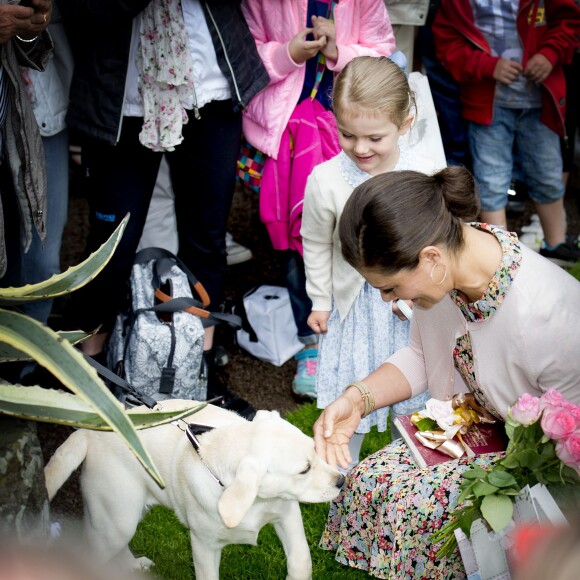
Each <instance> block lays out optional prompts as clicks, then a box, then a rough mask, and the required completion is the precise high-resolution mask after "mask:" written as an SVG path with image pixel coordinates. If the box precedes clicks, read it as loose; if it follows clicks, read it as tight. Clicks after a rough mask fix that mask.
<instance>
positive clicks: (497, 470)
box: [431, 389, 580, 558]
mask: <svg viewBox="0 0 580 580" xmlns="http://www.w3.org/2000/svg"><path fill="white" fill-rule="evenodd" d="M505 427H506V433H507V436H508V438H509V444H508V447H507V450H506V453H505V457H503V458H502V459H500V460H499V461H497V462H496V463H495V464H494V465H493V466H492V467H491V468H490V469H488V470H487V471H486V470H484V469H483V468H481V467H480V466H478V465H473V467H471V468H470V469H468V470H467V471H465V472H464V473H463V481H462V483H461V486H460V490H461V492H460V495H459V498H458V507H457V508H456V509H455V510H454V511H453V512H451V514H450V515H451V517H452V520H451V521H449V522H448V523H447V524H446V525H445V526H443V527H442V528H441V529H440V530H438V531H437V532H436V533H435V534H433V536H432V537H431V539H432V542H433V543H437V542H443V543H442V545H441V547H440V549H439V551H438V552H437V557H438V558H442V557H445V556H449V555H450V554H451V553H452V552H453V551H454V550H455V548H456V547H457V540H456V537H455V530H456V529H457V528H461V530H462V531H463V532H464V533H465V534H466V536H467V537H469V536H470V531H471V524H472V523H473V522H474V521H475V520H477V519H480V518H481V519H482V520H483V521H484V522H485V523H486V524H487V525H488V526H489V527H490V528H491V529H492V530H493V531H494V532H499V531H501V530H503V529H505V528H506V527H507V526H508V524H509V523H510V522H511V520H512V516H513V512H514V501H515V499H516V498H517V497H518V496H519V495H520V492H521V490H522V488H524V487H525V486H526V485H530V486H532V485H534V484H536V483H542V484H544V485H547V486H571V485H578V484H580V478H579V474H580V405H577V404H575V403H571V402H570V401H567V400H566V399H565V398H564V397H563V396H562V395H561V394H560V393H559V392H558V391H556V390H554V389H549V390H548V391H546V392H545V393H544V394H543V395H542V396H541V397H533V396H532V395H529V394H525V395H522V396H521V397H520V398H519V399H518V401H517V403H516V404H515V405H514V406H513V407H511V409H510V410H509V412H508V417H507V420H506V424H505ZM462 503H463V504H464V505H459V504H462Z"/></svg>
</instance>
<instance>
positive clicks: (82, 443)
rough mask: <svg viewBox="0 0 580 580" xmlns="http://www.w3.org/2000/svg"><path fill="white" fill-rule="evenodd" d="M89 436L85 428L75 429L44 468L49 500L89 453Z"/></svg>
mask: <svg viewBox="0 0 580 580" xmlns="http://www.w3.org/2000/svg"><path fill="white" fill-rule="evenodd" d="M87 445H88V443H87V437H86V433H85V432H84V430H82V429H81V430H79V431H75V432H74V433H73V434H72V435H71V436H70V437H69V438H68V439H67V440H66V441H65V442H64V443H63V444H62V445H61V446H60V447H59V448H58V449H57V450H56V451H55V453H54V455H53V456H52V457H51V458H50V461H49V462H48V463H47V464H46V467H45V468H44V477H45V479H46V489H47V491H48V500H49V501H50V500H52V498H53V497H54V496H55V495H56V492H57V491H58V490H59V489H60V488H61V487H62V485H63V483H64V482H65V481H66V480H67V479H68V478H69V477H70V476H71V474H72V472H73V471H74V470H75V469H76V468H77V467H78V466H79V465H80V464H81V463H82V462H83V461H84V459H85V457H86V455H87Z"/></svg>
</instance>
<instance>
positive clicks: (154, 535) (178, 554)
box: [131, 403, 390, 580]
mask: <svg viewBox="0 0 580 580" xmlns="http://www.w3.org/2000/svg"><path fill="white" fill-rule="evenodd" d="M319 414H320V411H319V410H318V409H317V408H316V405H315V404H314V403H307V404H304V405H301V406H300V407H299V408H298V409H297V410H295V411H292V412H291V413H288V414H287V415H286V419H288V421H290V423H292V424H294V425H296V426H297V427H298V428H299V429H301V430H302V431H303V432H304V433H306V434H307V435H312V425H313V424H314V422H315V421H316V419H317V418H318V415H319ZM389 441H390V434H389V433H388V432H387V433H378V432H377V431H376V430H373V431H372V432H371V433H369V435H367V436H366V437H365V441H364V445H363V449H362V453H361V456H362V457H365V456H366V455H369V454H370V453H373V452H374V451H376V450H377V449H380V448H381V447H384V446H385V445H386V444H387V443H388V442H389ZM301 507H302V518H303V521H304V529H305V531H306V538H307V540H308V545H309V546H310V552H311V554H312V567H313V574H312V577H313V579H314V580H334V579H337V580H338V579H340V580H342V579H347V580H348V579H351V578H352V579H359V580H360V579H362V578H366V577H367V574H366V573H364V572H361V571H359V570H354V569H352V568H347V567H345V566H342V565H340V564H338V563H337V562H336V561H335V560H334V553H333V552H327V551H325V550H321V549H320V548H319V547H318V542H319V540H320V537H321V535H322V531H323V529H324V524H325V522H326V516H327V514H328V504H303V505H302V506H301ZM131 549H132V550H133V552H134V553H135V554H136V555H139V556H147V557H148V558H150V559H151V560H153V561H154V562H155V566H154V567H153V568H152V569H151V573H152V575H153V576H156V577H157V578H161V579H163V580H190V579H192V578H195V575H194V573H193V563H192V559H191V547H190V544H189V533H188V531H187V530H186V529H185V528H184V527H183V526H182V525H181V524H180V523H179V521H178V520H177V518H176V517H175V515H174V514H173V512H171V511H170V510H167V509H165V508H162V507H159V506H157V507H155V508H153V509H152V510H151V511H150V512H149V513H148V514H147V515H146V516H145V518H143V520H142V521H141V523H140V524H139V527H138V529H137V533H136V534H135V537H134V538H133V541H132V542H131ZM285 577H286V557H285V555H284V551H283V549H282V545H281V544H280V541H279V540H278V537H277V536H276V534H275V532H274V528H273V527H272V526H266V527H265V528H263V529H262V531H261V532H260V535H259V537H258V545H257V546H246V545H232V546H226V548H224V551H223V554H222V560H221V567H220V578H224V579H227V580H255V579H256V578H260V580H280V579H282V578H285Z"/></svg>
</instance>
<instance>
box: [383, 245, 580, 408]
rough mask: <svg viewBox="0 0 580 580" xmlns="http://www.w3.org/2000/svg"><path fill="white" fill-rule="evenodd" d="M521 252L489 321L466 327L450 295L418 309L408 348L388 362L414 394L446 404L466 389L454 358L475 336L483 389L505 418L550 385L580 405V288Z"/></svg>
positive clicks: (548, 264)
mask: <svg viewBox="0 0 580 580" xmlns="http://www.w3.org/2000/svg"><path fill="white" fill-rule="evenodd" d="M521 250H522V262H521V265H520V269H519V271H518V273H517V275H516V277H515V279H514V280H513V282H512V285H511V287H510V289H509V291H508V293H507V296H506V297H505V300H504V301H503V303H502V305H501V306H500V308H499V309H498V310H497V312H495V313H494V314H493V315H492V316H491V317H490V318H489V319H487V320H486V321H483V322H467V321H466V320H465V318H464V317H463V315H462V314H461V312H460V310H459V308H458V307H457V306H456V305H455V304H454V302H453V301H452V300H451V298H450V297H449V296H446V297H445V298H444V299H443V300H442V301H441V302H439V303H438V304H436V305H435V306H433V307H432V308H430V309H429V310H424V309H422V308H419V307H417V306H415V308H414V310H413V312H414V315H413V320H412V322H411V337H410V342H409V346H407V347H405V348H403V349H401V350H399V351H397V352H396V353H395V354H393V355H392V356H391V357H389V359H388V362H390V363H392V364H394V365H395V366H396V367H398V368H399V370H400V371H401V372H402V373H403V374H404V375H405V377H406V378H407V380H408V381H409V383H410V384H411V391H412V396H415V395H417V394H418V393H420V392H422V391H424V390H425V389H426V388H427V383H428V386H429V392H430V394H431V396H432V397H434V398H435V399H440V400H449V399H450V398H451V397H452V396H453V395H454V394H455V393H459V392H464V391H466V390H467V387H466V385H465V383H464V382H463V379H462V378H461V377H460V375H459V373H458V372H457V371H456V370H455V366H454V364H453V357H452V352H453V348H454V345H455V342H456V340H457V338H459V337H460V336H462V335H464V334H465V333H466V332H468V331H469V333H470V335H471V344H472V347H473V354H474V371H475V376H476V377H477V381H478V384H479V386H480V387H481V389H482V391H483V392H484V393H485V395H486V396H487V397H488V399H489V400H490V401H491V402H492V403H493V405H494V407H495V408H496V409H497V410H498V411H499V412H500V413H501V414H502V416H503V417H504V418H505V416H506V415H507V411H508V407H510V406H512V405H513V404H514V403H515V402H516V400H517V399H518V397H520V395H523V394H524V393H530V394H532V395H534V396H539V395H541V394H542V392H544V391H546V390H547V389H549V388H550V387H553V388H554V389H556V390H558V391H560V392H561V393H562V394H563V395H564V397H566V398H567V399H568V400H570V401H574V402H575V403H580V356H578V353H579V352H580V282H578V281H577V280H576V279H575V278H573V277H572V276H571V275H570V274H568V273H567V272H566V271H564V270H563V269H562V268H560V267H558V266H555V265H554V264H552V263H551V262H549V261H548V260H547V259H546V258H543V257H541V256H540V255H539V254H536V252H534V251H532V250H530V249H529V248H527V247H526V246H524V245H523V244H521ZM385 388H388V385H385Z"/></svg>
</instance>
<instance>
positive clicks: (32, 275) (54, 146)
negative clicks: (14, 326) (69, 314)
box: [3, 129, 69, 323]
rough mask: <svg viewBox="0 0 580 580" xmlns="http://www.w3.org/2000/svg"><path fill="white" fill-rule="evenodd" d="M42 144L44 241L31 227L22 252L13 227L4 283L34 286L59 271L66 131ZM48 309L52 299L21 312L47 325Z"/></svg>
mask: <svg viewBox="0 0 580 580" xmlns="http://www.w3.org/2000/svg"><path fill="white" fill-rule="evenodd" d="M42 143H43V146H44V158H45V161H46V177H47V197H48V205H47V212H46V238H45V240H44V243H43V242H42V241H41V239H40V237H39V236H38V233H37V232H36V230H35V229H34V228H32V242H31V244H30V247H29V249H28V252H26V253H24V251H23V249H22V243H21V241H20V231H19V225H17V224H14V228H13V231H14V233H13V239H14V243H10V242H9V243H8V248H10V251H9V256H8V272H7V273H6V277H5V281H4V282H3V283H4V284H10V285H16V286H21V285H24V284H34V283H36V282H41V281H43V280H46V279H47V278H50V277H51V276H52V275H53V274H58V273H59V272H60V246H61V241H62V233H63V230H64V226H65V224H66V221H67V215H68V179H69V175H68V131H67V130H66V129H65V130H64V131H61V132H60V133H57V134H56V135H54V136H52V137H43V138H42ZM8 219H10V218H8ZM17 221H18V220H17ZM51 308H52V300H42V301H40V302H31V303H29V304H24V305H22V306H21V307H20V310H21V311H22V312H24V313H25V314H28V315H29V316H32V317H33V318H35V319H36V320H38V321H40V322H43V323H46V322H47V320H48V316H49V314H50V311H51Z"/></svg>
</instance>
